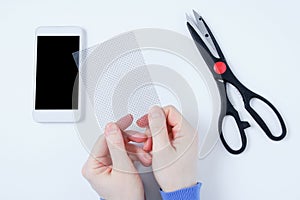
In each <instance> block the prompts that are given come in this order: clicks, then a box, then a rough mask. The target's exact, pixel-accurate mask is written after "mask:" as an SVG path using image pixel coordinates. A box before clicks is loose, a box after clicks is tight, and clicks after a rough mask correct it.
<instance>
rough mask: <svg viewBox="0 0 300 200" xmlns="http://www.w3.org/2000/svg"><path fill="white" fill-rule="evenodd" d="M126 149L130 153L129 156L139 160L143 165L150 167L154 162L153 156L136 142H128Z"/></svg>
mask: <svg viewBox="0 0 300 200" xmlns="http://www.w3.org/2000/svg"><path fill="white" fill-rule="evenodd" d="M126 149H127V151H128V153H129V156H131V157H132V158H134V159H135V161H139V162H141V163H142V165H144V166H146V167H148V166H150V165H151V163H152V156H151V155H150V154H149V153H147V152H146V151H144V150H143V149H142V148H140V147H138V146H136V145H134V144H127V145H126Z"/></svg>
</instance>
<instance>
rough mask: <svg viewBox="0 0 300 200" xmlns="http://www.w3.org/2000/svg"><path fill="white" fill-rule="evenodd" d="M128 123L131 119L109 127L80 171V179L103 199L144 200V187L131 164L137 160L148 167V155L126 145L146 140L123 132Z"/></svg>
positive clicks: (149, 156) (141, 150)
mask: <svg viewBox="0 0 300 200" xmlns="http://www.w3.org/2000/svg"><path fill="white" fill-rule="evenodd" d="M131 123H132V116H130V115H128V116H125V117H124V118H122V119H121V120H119V121H118V122H117V123H109V124H108V125H107V126H106V128H105V133H104V135H102V136H100V137H99V139H98V141H97V142H96V144H95V146H94V148H93V150H92V153H91V155H90V156H89V158H88V160H87V162H86V163H85V165H84V167H83V169H82V174H83V176H84V177H85V178H86V179H87V180H88V181H89V182H90V184H91V186H92V187H93V188H94V190H95V191H96V192H97V193H98V194H99V195H100V196H101V197H102V198H104V199H109V200H115V199H122V200H123V199H130V200H142V199H144V188H143V184H142V181H141V178H140V176H139V174H138V172H137V170H136V168H135V167H134V165H133V162H132V160H139V161H140V162H141V163H143V164H144V165H146V166H149V165H150V164H151V155H149V154H148V153H147V152H145V151H144V150H143V149H142V148H140V147H138V146H136V145H134V144H131V143H128V142H129V141H135V142H144V141H145V140H146V139H147V138H146V137H144V136H143V135H142V134H139V133H136V132H132V131H131V132H125V131H123V130H125V129H126V128H127V127H128V126H129V125H130V124H131ZM127 150H128V151H129V152H127Z"/></svg>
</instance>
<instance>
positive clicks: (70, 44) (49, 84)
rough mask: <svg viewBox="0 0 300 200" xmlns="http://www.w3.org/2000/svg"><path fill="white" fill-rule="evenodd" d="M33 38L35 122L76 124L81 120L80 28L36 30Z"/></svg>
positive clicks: (81, 33)
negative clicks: (77, 53)
mask: <svg viewBox="0 0 300 200" xmlns="http://www.w3.org/2000/svg"><path fill="white" fill-rule="evenodd" d="M35 35H36V37H35V73H34V110H33V118H34V120H35V121H37V122H77V121H79V120H80V118H81V112H82V102H81V101H82V97H81V96H82V95H81V82H80V78H79V70H80V66H77V64H78V63H80V61H79V60H76V59H80V56H76V59H74V57H73V53H74V52H80V51H81V50H82V49H83V48H84V41H85V40H84V38H85V33H84V30H83V29H82V28H80V27H73V26H72V27H39V28H37V29H36V34H35Z"/></svg>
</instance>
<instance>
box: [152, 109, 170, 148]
mask: <svg viewBox="0 0 300 200" xmlns="http://www.w3.org/2000/svg"><path fill="white" fill-rule="evenodd" d="M148 121H149V128H150V132H151V135H152V140H153V151H156V152H157V151H159V150H162V149H163V148H165V147H168V146H170V140H169V135H168V129H167V124H166V116H165V113H164V111H163V109H162V108H160V107H158V106H154V107H152V108H151V109H150V110H149V113H148Z"/></svg>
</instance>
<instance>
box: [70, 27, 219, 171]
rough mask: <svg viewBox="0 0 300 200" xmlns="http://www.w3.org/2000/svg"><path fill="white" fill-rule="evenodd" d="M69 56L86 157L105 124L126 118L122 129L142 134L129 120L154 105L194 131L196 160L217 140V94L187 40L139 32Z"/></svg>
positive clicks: (163, 32)
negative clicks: (80, 102)
mask: <svg viewBox="0 0 300 200" xmlns="http://www.w3.org/2000/svg"><path fill="white" fill-rule="evenodd" d="M73 57H74V59H75V60H77V61H78V62H77V66H78V68H79V81H80V82H81V86H82V89H81V91H82V96H83V99H85V101H84V106H83V109H82V110H83V112H84V113H85V115H84V117H83V119H82V120H81V121H80V122H78V123H76V129H77V131H78V134H79V137H80V139H81V142H82V144H83V145H84V146H85V148H86V150H87V151H88V152H91V151H92V148H93V145H94V143H95V142H96V141H97V138H98V137H99V136H101V135H102V134H103V132H104V128H105V125H106V124H107V123H109V122H116V121H118V120H119V119H120V118H121V117H123V116H125V115H127V114H131V115H132V117H133V123H132V125H131V126H130V127H129V128H128V129H130V130H134V131H141V132H143V131H144V129H141V128H140V127H138V126H137V125H136V124H135V121H136V120H137V119H139V118H140V117H141V116H143V115H145V114H147V112H148V110H149V108H151V107H152V106H154V105H158V106H161V107H163V106H167V105H174V106H175V107H176V108H177V109H178V110H179V111H180V112H181V113H182V115H183V116H184V118H185V119H187V121H188V122H190V124H191V125H192V126H193V127H194V128H195V129H196V130H197V134H199V141H200V144H199V149H200V152H199V155H200V156H199V157H200V158H204V157H205V156H207V155H208V154H209V153H210V152H211V150H212V149H213V147H214V146H215V144H216V143H217V141H218V140H219V133H218V126H217V124H218V118H219V113H220V106H221V104H220V97H219V93H218V89H217V86H216V84H215V81H214V80H213V78H212V76H211V74H210V72H209V71H208V69H207V66H206V64H205V63H204V61H203V59H202V58H201V56H200V55H199V53H198V52H197V49H196V47H195V45H194V42H193V41H192V40H191V39H189V38H188V37H186V36H184V35H181V34H178V33H176V32H173V31H169V30H162V29H140V30H135V31H131V32H128V33H124V34H121V35H119V36H117V37H114V38H112V39H110V40H108V41H106V42H104V43H101V44H98V45H95V46H93V47H91V48H88V49H85V50H83V51H80V52H75V53H74V54H73ZM171 60H173V62H172V61H171ZM204 96H206V97H205V98H206V99H207V100H204V99H205V98H204ZM208 104H209V105H208ZM191 142H192V141H191ZM187 148H189V147H188V146H187ZM178 158H179V157H178ZM195 159H197V158H195ZM170 162H174V160H173V161H170ZM139 169H140V171H142V172H148V171H151V170H152V169H151V168H148V167H142V166H140V168H139ZM119 170H125V169H119Z"/></svg>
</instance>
